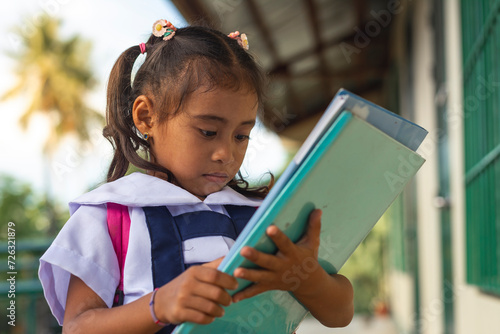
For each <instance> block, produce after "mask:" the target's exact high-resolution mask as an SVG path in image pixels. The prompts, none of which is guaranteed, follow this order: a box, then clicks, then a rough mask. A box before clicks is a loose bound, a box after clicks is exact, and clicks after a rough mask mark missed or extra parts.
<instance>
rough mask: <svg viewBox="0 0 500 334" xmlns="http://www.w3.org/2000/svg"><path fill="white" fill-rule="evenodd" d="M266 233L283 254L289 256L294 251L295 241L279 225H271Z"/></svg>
mask: <svg viewBox="0 0 500 334" xmlns="http://www.w3.org/2000/svg"><path fill="white" fill-rule="evenodd" d="M266 233H267V235H268V236H269V238H271V240H272V241H273V242H274V244H275V245H276V247H278V249H279V250H280V252H281V253H283V255H285V256H288V255H290V254H292V253H293V251H294V249H295V245H294V243H293V242H292V240H290V238H288V237H287V235H286V234H285V233H283V231H281V230H280V229H279V228H278V227H277V226H275V225H271V226H269V227H268V228H267V229H266Z"/></svg>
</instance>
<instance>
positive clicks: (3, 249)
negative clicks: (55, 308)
mask: <svg viewBox="0 0 500 334" xmlns="http://www.w3.org/2000/svg"><path fill="white" fill-rule="evenodd" d="M51 242H52V239H47V238H43V239H34V240H16V239H10V240H8V241H4V242H0V273H1V276H0V277H1V280H0V303H1V305H2V306H1V309H2V310H3V312H1V314H2V318H1V319H2V320H1V321H0V333H30V334H31V333H60V332H61V329H60V328H59V326H58V325H57V322H56V321H55V319H54V317H53V316H52V315H51V314H50V311H49V309H48V306H47V303H46V302H45V299H44V297H43V291H42V286H41V284H40V281H39V280H38V266H39V259H40V256H41V255H42V254H43V253H44V252H45V250H46V249H47V248H48V247H49V245H50V243H51ZM14 325H15V326H14Z"/></svg>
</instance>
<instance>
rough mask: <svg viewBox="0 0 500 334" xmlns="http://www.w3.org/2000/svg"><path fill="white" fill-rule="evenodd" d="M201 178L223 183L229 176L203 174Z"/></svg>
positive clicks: (223, 174)
mask: <svg viewBox="0 0 500 334" xmlns="http://www.w3.org/2000/svg"><path fill="white" fill-rule="evenodd" d="M203 177H204V178H205V179H207V180H208V181H210V182H215V183H225V182H226V181H227V179H228V177H229V176H228V175H227V174H226V173H210V174H203Z"/></svg>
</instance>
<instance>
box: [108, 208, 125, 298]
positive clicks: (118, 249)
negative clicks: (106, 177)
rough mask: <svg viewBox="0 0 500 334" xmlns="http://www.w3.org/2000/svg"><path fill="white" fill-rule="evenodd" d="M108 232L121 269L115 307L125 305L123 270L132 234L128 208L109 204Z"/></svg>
mask: <svg viewBox="0 0 500 334" xmlns="http://www.w3.org/2000/svg"><path fill="white" fill-rule="evenodd" d="M107 220H108V231H109V235H110V237H111V242H112V243H113V248H114V250H115V253H116V257H117V259H118V266H119V267H120V282H119V284H118V288H117V289H116V294H115V299H114V301H113V306H117V305H123V297H124V294H123V269H124V267H125V258H126V257H127V249H128V240H129V234H130V215H129V213H128V206H125V205H121V204H116V203H108V204H107Z"/></svg>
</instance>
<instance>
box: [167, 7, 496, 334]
mask: <svg viewBox="0 0 500 334" xmlns="http://www.w3.org/2000/svg"><path fill="white" fill-rule="evenodd" d="M173 3H174V4H175V5H176V6H177V7H178V8H179V9H180V11H181V12H182V13H183V15H184V16H185V17H186V18H187V20H188V21H196V19H197V18H200V17H204V18H206V19H207V20H208V21H210V20H212V21H215V22H216V23H217V24H216V25H217V26H219V27H222V28H223V29H225V27H228V29H230V27H235V26H238V27H240V29H241V30H242V31H243V30H244V28H245V29H246V30H245V31H247V32H250V34H251V35H252V36H253V37H254V38H253V39H251V40H250V44H251V48H252V50H253V51H254V52H256V53H257V55H258V56H259V58H260V61H261V62H262V63H263V65H264V67H265V68H266V69H267V70H268V72H269V73H270V74H271V75H273V78H274V82H273V83H274V86H273V87H278V88H281V89H282V90H284V91H286V92H288V93H287V94H284V95H280V96H281V100H280V99H279V98H278V100H277V102H276V99H275V100H273V101H274V102H275V103H276V106H275V107H273V105H272V104H271V105H270V106H269V109H273V110H274V111H276V110H277V111H280V110H281V109H283V107H281V108H280V107H279V106H283V105H286V108H287V110H286V114H281V117H276V116H274V119H271V120H268V121H267V123H268V125H269V124H270V125H271V126H275V128H277V130H278V131H277V132H278V133H279V134H280V137H281V138H282V139H283V142H284V143H285V144H287V145H289V147H290V145H291V146H292V147H293V142H294V141H295V144H296V145H297V143H300V142H301V140H303V139H304V138H305V136H306V135H307V133H308V131H309V130H310V129H311V126H312V125H313V124H314V123H315V121H316V120H317V118H318V115H320V111H322V110H324V109H325V107H326V105H327V104H328V102H329V100H330V99H331V97H333V95H334V93H335V91H336V89H338V88H339V87H340V86H343V87H345V88H348V89H351V90H352V91H353V92H355V93H358V94H360V95H362V96H364V97H365V98H367V99H369V100H372V101H374V102H376V103H379V104H381V105H383V106H385V107H387V108H388V109H390V110H393V111H395V112H398V113H399V114H401V115H402V116H404V117H405V118H407V119H410V120H412V121H414V122H416V123H418V124H419V125H421V126H423V127H424V128H426V129H427V130H429V135H428V137H427V139H426V140H425V141H424V143H423V144H422V146H421V147H420V149H419V153H420V154H421V155H422V156H423V157H424V158H425V159H427V162H426V163H425V164H424V166H423V167H422V169H421V170H420V171H419V172H418V173H417V176H416V178H415V179H414V181H413V182H412V183H411V184H410V185H409V186H408V187H407V188H406V189H405V191H404V193H403V194H402V195H401V196H400V197H399V198H398V199H397V200H396V202H395V203H394V204H393V206H392V207H391V208H390V210H389V211H388V213H387V215H388V218H389V220H390V222H391V228H390V231H391V232H390V263H391V269H390V273H389V275H388V276H389V277H388V291H389V292H390V311H391V316H392V318H393V320H394V322H395V323H396V325H397V327H398V331H399V332H400V333H425V334H431V333H439V334H441V333H457V334H466V333H499V332H500V159H498V157H499V155H500V61H499V60H500V59H499V51H500V0H476V1H472V0H402V1H395V0H382V1H380V0H373V1H363V0H359V1H342V0H336V1H334V0H329V1H326V0H325V1H322V0H316V1H281V0H279V1H254V0H252V1H222V0H221V1H214V2H206V1H203V2H199V1H188V2H186V3H185V2H183V1H175V0H174V1H173ZM255 36H258V37H257V38H255ZM278 116H279V114H278ZM290 143H292V144H290ZM292 150H293V149H292Z"/></svg>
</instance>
